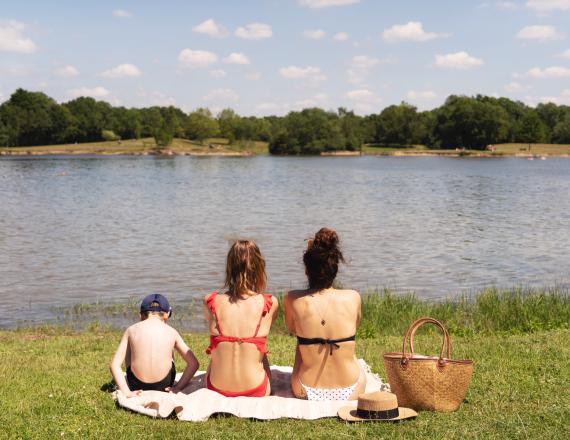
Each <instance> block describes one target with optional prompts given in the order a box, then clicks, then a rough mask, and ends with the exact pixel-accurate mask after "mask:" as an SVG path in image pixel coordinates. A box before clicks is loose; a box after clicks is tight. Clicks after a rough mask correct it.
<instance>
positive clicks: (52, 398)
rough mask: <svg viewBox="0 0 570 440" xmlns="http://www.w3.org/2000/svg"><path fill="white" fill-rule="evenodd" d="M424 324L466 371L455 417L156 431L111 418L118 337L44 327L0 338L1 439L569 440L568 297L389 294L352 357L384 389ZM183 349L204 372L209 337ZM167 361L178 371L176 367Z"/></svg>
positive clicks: (277, 347)
mask: <svg viewBox="0 0 570 440" xmlns="http://www.w3.org/2000/svg"><path fill="white" fill-rule="evenodd" d="M93 307H97V306H93ZM129 307H133V305H132V304H131V305H130V306H129ZM175 307H176V306H175ZM188 307H189V309H190V306H188ZM108 310H109V311H111V310H115V311H116V312H117V313H123V312H124V311H125V310H127V308H126V306H123V308H121V306H120V305H115V306H112V307H110V308H109V309H108ZM87 312H88V307H87V308H86V306H82V307H78V308H77V310H75V313H76V315H75V316H76V317H80V316H81V314H82V313H87ZM192 313H193V312H192ZM426 314H427V315H432V316H434V317H437V318H440V319H442V320H443V321H444V322H445V324H446V325H447V326H448V328H449V329H450V332H451V336H452V341H453V349H454V352H453V357H455V358H467V359H473V360H474V361H475V373H474V376H473V380H472V383H471V387H470V390H469V393H468V395H467V402H466V403H464V404H463V405H462V407H461V408H460V409H459V410H458V411H457V412H455V413H451V414H443V413H430V412H422V413H420V416H419V417H418V418H417V419H416V420H413V421H408V422H405V423H400V424H380V423H374V424H372V423H371V424H346V423H344V422H340V421H338V420H336V419H322V420H318V421H300V420H286V419H282V420H276V421H270V422H258V421H252V420H244V419H238V418H235V417H215V418H211V419H210V420H209V421H207V422H204V423H198V424H191V423H188V422H180V421H178V420H176V419H175V418H172V419H165V420H154V419H150V418H148V417H145V416H142V415H139V414H134V413H130V412H128V411H126V410H122V409H119V408H117V407H116V406H115V404H114V402H113V401H112V399H111V396H110V395H109V394H108V393H107V392H105V391H102V390H101V387H104V385H105V384H107V383H108V382H109V380H110V374H109V372H108V369H107V365H108V364H109V361H110V359H111V356H112V354H113V351H114V349H115V348H116V345H117V344H118V341H119V338H120V335H121V333H120V332H118V331H113V330H110V329H109V328H108V327H101V326H98V325H97V324H93V325H92V326H90V327H87V328H85V329H84V330H82V331H74V330H71V329H70V328H68V327H65V326H59V327H53V326H44V327H40V328H31V329H20V330H12V331H0V377H2V378H3V383H2V386H0V422H1V423H2V431H1V432H2V434H1V435H0V438H42V439H43V438H56V437H57V438H62V437H63V438H113V439H122V438H125V439H126V438H137V437H150V438H223V439H225V438H236V439H238V438H247V439H256V438H326V439H330V438H344V437H354V438H357V439H360V438H386V439H388V438H389V439H422V438H425V439H435V438H437V439H455V438H465V439H493V438H496V439H504V438H507V439H508V438H512V439H520V438H522V439H524V438H532V439H536V438H544V439H567V438H570V344H569V341H570V329H569V328H568V323H569V321H570V319H569V318H570V298H569V296H568V293H567V292H565V291H560V290H543V291H532V290H529V289H512V290H506V291H500V290H497V289H487V290H485V291H483V292H481V293H480V294H478V295H476V296H474V298H462V299H461V300H460V301H457V302H452V301H443V302H426V301H420V300H419V299H417V298H415V297H414V296H412V295H406V296H403V297H402V296H397V295H395V294H393V293H390V292H381V293H380V294H373V295H369V296H365V299H364V302H363V320H362V324H361V329H360V330H359V333H358V341H357V354H358V356H359V357H363V358H365V359H366V361H367V362H368V363H369V364H370V365H371V367H372V369H373V371H375V372H377V373H379V374H380V375H381V376H382V377H385V375H384V367H383V362H382V353H383V352H385V351H398V350H400V347H401V342H402V334H403V331H404V329H405V328H406V327H407V325H408V324H409V323H410V322H411V321H412V320H413V319H415V318H417V317H418V316H421V315H426ZM181 319H183V318H181ZM187 319H190V318H189V316H188V318H187ZM274 330H275V331H272V334H271V335H270V337H269V339H268V345H269V350H270V352H271V354H270V360H271V362H272V363H273V364H281V365H292V362H293V356H294V347H295V340H294V338H292V337H290V336H287V335H286V334H285V331H284V328H283V323H282V317H281V318H280V320H279V321H278V322H277V323H276V327H275V329H274ZM184 338H185V339H186V341H187V342H188V344H189V345H190V347H191V348H192V349H193V350H194V351H195V353H196V355H197V356H198V358H199V360H200V363H201V367H202V368H205V367H206V366H207V357H206V355H205V354H204V349H205V347H206V346H207V344H208V337H207V335H205V334H201V333H194V334H188V333H185V334H184ZM439 344H440V336H439V334H438V333H437V332H435V331H420V332H419V335H418V337H417V340H416V344H415V346H416V349H419V351H420V352H422V353H424V354H435V353H436V352H437V351H438V348H439ZM176 361H177V365H178V366H179V368H180V367H181V366H182V361H181V360H180V359H179V358H178V357H177V358H176Z"/></svg>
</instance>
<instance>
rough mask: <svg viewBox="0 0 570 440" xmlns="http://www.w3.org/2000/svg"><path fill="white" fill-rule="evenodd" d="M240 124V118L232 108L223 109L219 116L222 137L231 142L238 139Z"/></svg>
mask: <svg viewBox="0 0 570 440" xmlns="http://www.w3.org/2000/svg"><path fill="white" fill-rule="evenodd" d="M239 122H240V117H239V116H238V115H237V113H236V112H235V111H233V110H232V109H231V108H226V109H223V110H222V111H221V112H220V113H219V114H218V124H219V126H220V135H221V136H222V137H223V138H226V139H228V140H229V141H230V143H231V142H233V141H235V140H236V139H237V137H236V128H237V126H238V124H239Z"/></svg>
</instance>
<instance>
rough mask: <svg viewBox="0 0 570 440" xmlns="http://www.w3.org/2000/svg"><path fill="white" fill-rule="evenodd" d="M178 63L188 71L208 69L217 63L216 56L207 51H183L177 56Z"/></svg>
mask: <svg viewBox="0 0 570 440" xmlns="http://www.w3.org/2000/svg"><path fill="white" fill-rule="evenodd" d="M178 62H179V63H180V64H181V65H182V66H183V67H187V68H189V69H199V68H204V67H208V66H209V65H211V64H214V63H217V62H218V55H216V54H215V53H213V52H208V51H207V50H191V49H183V50H182V51H180V53H179V54H178Z"/></svg>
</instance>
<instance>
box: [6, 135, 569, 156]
mask: <svg viewBox="0 0 570 440" xmlns="http://www.w3.org/2000/svg"><path fill="white" fill-rule="evenodd" d="M494 148H495V149H494V151H487V150H485V151H482V150H461V151H459V150H454V149H451V150H437V149H429V148H427V147H426V146H424V145H412V146H409V147H398V146H393V145H392V146H384V145H377V144H364V145H363V146H362V154H364V155H373V156H444V157H446V156H450V157H456V156H467V157H470V156H471V157H501V156H521V157H527V156H570V145H556V144H497V145H495V146H494ZM161 151H162V154H167V155H195V156H202V155H219V156H248V155H266V154H269V146H268V143H267V142H260V141H235V142H233V143H230V142H229V141H228V140H227V139H223V138H212V139H206V140H205V141H204V142H202V143H200V142H196V141H189V140H187V139H178V138H175V139H174V140H173V141H172V144H171V145H169V146H168V147H166V148H163V149H162V150H161ZM0 154H2V155H62V154H101V155H104V154H127V155H148V154H157V146H156V143H155V141H154V139H153V138H146V139H129V140H124V141H109V142H89V143H81V144H65V145H43V146H37V147H1V148H0ZM322 155H323V156H358V155H360V152H354V151H352V152H351V151H337V152H326V153H323V154H322Z"/></svg>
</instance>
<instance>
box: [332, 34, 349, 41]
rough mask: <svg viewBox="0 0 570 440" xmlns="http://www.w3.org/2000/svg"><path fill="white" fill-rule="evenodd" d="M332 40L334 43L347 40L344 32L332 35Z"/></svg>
mask: <svg viewBox="0 0 570 440" xmlns="http://www.w3.org/2000/svg"><path fill="white" fill-rule="evenodd" d="M333 40H335V41H346V40H348V34H347V33H346V32H339V33H337V34H334V36H333Z"/></svg>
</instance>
